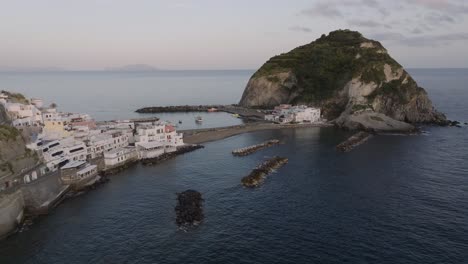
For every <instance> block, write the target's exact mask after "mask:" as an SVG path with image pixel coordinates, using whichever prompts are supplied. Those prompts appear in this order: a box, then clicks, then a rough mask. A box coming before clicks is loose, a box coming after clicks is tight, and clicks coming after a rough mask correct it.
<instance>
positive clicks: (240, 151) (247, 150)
mask: <svg viewBox="0 0 468 264" xmlns="http://www.w3.org/2000/svg"><path fill="white" fill-rule="evenodd" d="M279 143H280V141H279V140H278V139H271V140H268V141H265V142H263V143H260V144H256V145H252V146H248V147H245V148H240V149H235V150H233V151H232V155H234V156H247V155H250V154H252V153H255V152H257V151H259V150H261V149H264V148H267V147H271V146H274V145H277V144H279Z"/></svg>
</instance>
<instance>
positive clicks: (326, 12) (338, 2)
mask: <svg viewBox="0 0 468 264" xmlns="http://www.w3.org/2000/svg"><path fill="white" fill-rule="evenodd" d="M352 7H355V8H359V9H360V8H363V7H366V8H370V9H375V10H377V11H378V12H380V13H381V14H382V15H387V14H388V11H387V10H385V8H383V7H381V6H380V4H379V2H377V1H376V0H328V1H327V0H321V1H319V2H317V3H316V4H315V5H314V6H313V7H311V8H308V9H304V10H302V11H300V12H299V14H300V15H305V16H309V17H317V16H321V17H328V18H339V17H344V13H343V10H342V9H347V8H352Z"/></svg>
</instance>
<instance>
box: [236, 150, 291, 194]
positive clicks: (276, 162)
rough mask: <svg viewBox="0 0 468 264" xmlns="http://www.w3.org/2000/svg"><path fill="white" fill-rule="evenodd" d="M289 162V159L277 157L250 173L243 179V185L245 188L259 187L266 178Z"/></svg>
mask: <svg viewBox="0 0 468 264" xmlns="http://www.w3.org/2000/svg"><path fill="white" fill-rule="evenodd" d="M287 162H288V158H284V157H278V156H275V157H273V158H271V159H269V160H267V161H264V162H263V163H262V164H260V165H258V166H257V167H256V168H255V169H253V170H252V172H250V174H249V175H247V176H245V177H244V178H242V180H241V182H242V185H244V186H245V187H251V188H253V187H258V186H259V185H260V184H261V183H263V181H264V179H265V177H266V176H267V175H268V174H270V173H271V172H273V171H274V170H275V169H277V168H279V167H281V166H283V165H284V164H286V163H287Z"/></svg>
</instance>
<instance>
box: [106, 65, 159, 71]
mask: <svg viewBox="0 0 468 264" xmlns="http://www.w3.org/2000/svg"><path fill="white" fill-rule="evenodd" d="M158 70H159V69H158V68H156V67H153V66H151V65H147V64H129V65H125V66H121V67H111V68H107V69H106V71H119V72H152V71H158Z"/></svg>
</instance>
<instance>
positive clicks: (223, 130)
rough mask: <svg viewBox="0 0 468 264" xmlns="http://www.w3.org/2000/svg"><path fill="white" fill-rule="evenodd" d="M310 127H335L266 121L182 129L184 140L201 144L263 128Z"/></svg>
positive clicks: (326, 124) (325, 124) (330, 125)
mask: <svg viewBox="0 0 468 264" xmlns="http://www.w3.org/2000/svg"><path fill="white" fill-rule="evenodd" d="M308 127H333V124H330V123H313V124H284V125H280V124H274V123H265V122H256V123H247V124H244V125H237V126H227V127H217V128H205V129H189V130H180V132H182V133H184V142H185V143H187V144H201V143H207V142H212V141H217V140H222V139H226V138H229V137H232V136H236V135H240V134H245V133H250V132H254V131H261V130H274V129H287V128H308Z"/></svg>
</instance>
